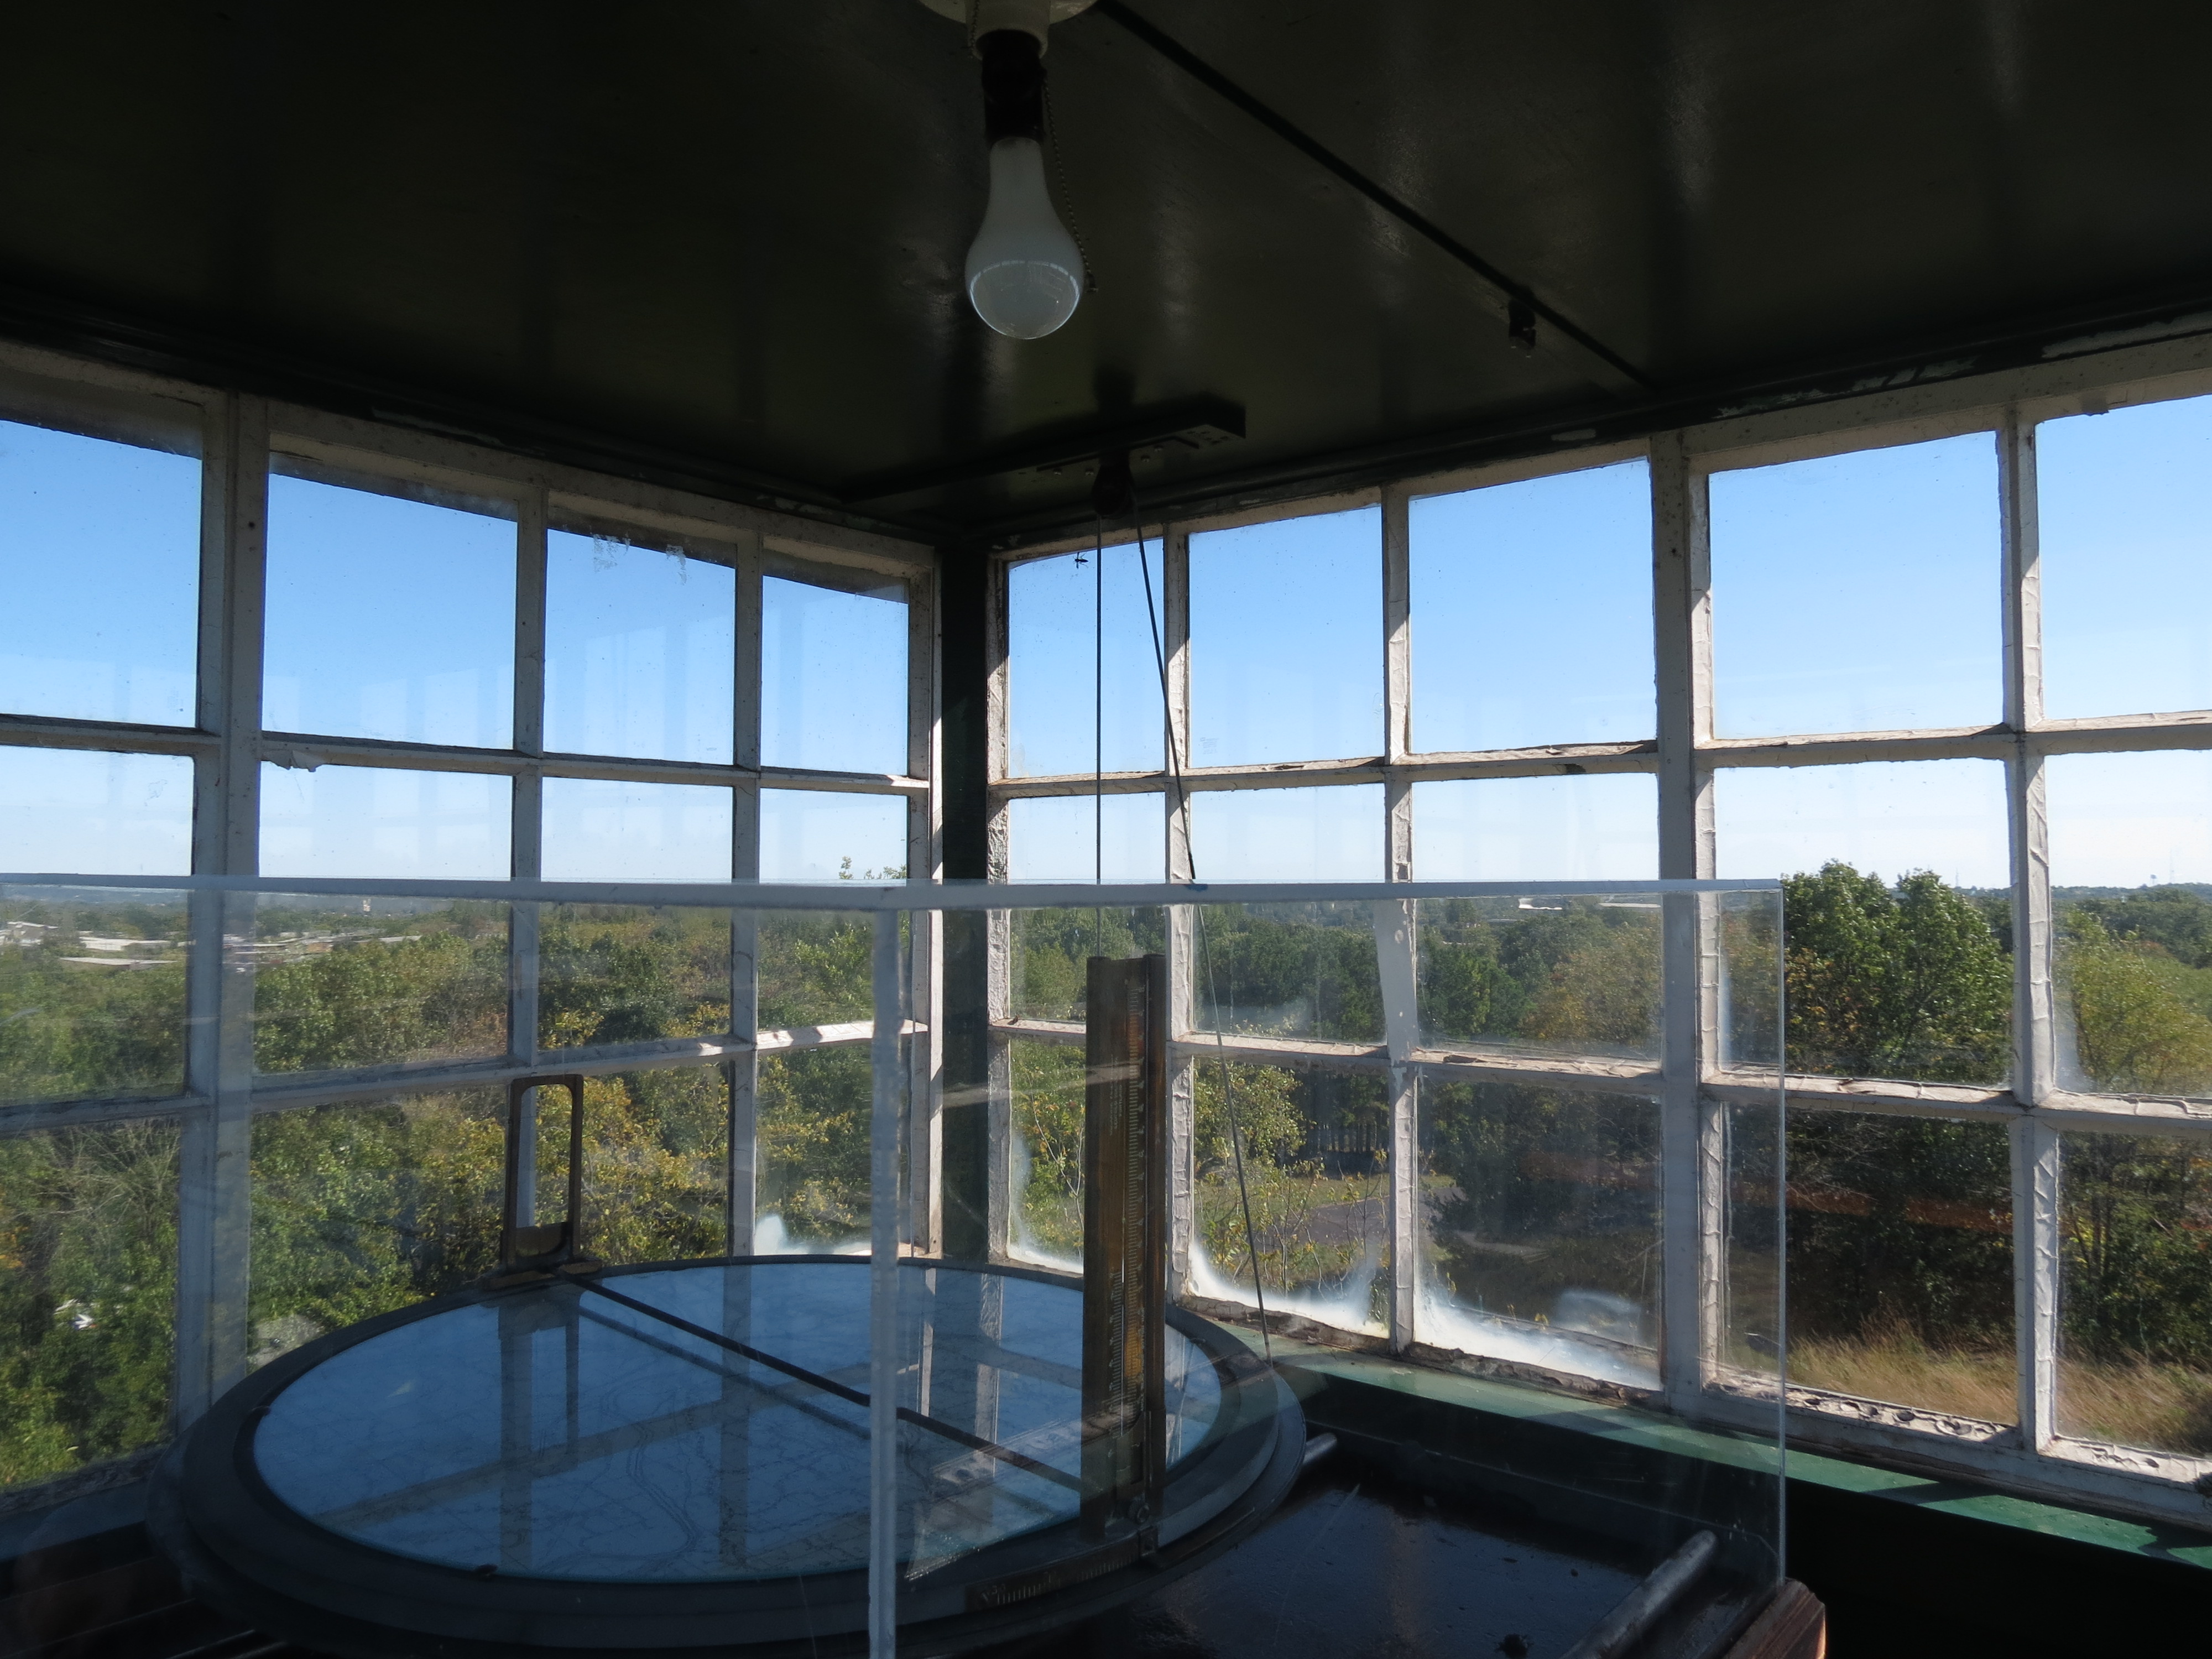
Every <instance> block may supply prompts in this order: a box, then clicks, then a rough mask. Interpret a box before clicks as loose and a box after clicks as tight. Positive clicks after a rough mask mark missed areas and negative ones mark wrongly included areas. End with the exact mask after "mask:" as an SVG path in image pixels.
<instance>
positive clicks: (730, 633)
mask: <svg viewBox="0 0 2212 1659" xmlns="http://www.w3.org/2000/svg"><path fill="white" fill-rule="evenodd" d="M737 605H738V573H737V572H736V571H734V570H732V569H731V568H729V567H728V566H727V565H722V564H711V563H708V562H706V561H705V560H702V559H690V558H686V557H685V556H684V552H683V550H681V549H680V548H671V549H670V550H668V551H666V552H665V553H664V552H660V551H658V550H654V549H652V548H646V547H634V546H632V545H631V544H629V543H628V542H624V541H617V540H616V539H614V538H611V537H607V536H580V535H577V534H575V533H574V532H571V531H567V530H556V531H553V532H551V533H550V534H549V535H548V536H547V537H546V538H545V746H546V747H547V748H548V749H550V750H554V751H555V752H556V753H562V754H571V755H629V756H635V757H640V758H644V759H652V760H674V761H703V762H710V763H714V764H716V765H721V766H726V765H728V764H729V763H730V761H731V759H732V756H733V752H734V751H733V750H732V747H731V735H730V734H731V731H732V720H733V719H734V714H733V708H734V704H733V702H732V697H733V688H734V685H735V678H734V676H735V674H736V668H737V656H736V652H737Z"/></svg>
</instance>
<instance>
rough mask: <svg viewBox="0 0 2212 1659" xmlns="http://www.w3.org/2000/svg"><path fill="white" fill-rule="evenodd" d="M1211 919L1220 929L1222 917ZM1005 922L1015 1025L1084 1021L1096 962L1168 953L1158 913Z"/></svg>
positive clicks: (1015, 915)
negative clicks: (1089, 966)
mask: <svg viewBox="0 0 2212 1659" xmlns="http://www.w3.org/2000/svg"><path fill="white" fill-rule="evenodd" d="M1209 914H1210V915H1214V916H1215V917H1216V918H1217V925H1218V920H1219V919H1220V918H1221V916H1222V915H1224V912H1223V910H1221V909H1218V908H1217V909H1215V910H1212V911H1209ZM1165 927H1166V915H1165V913H1164V912H1163V911H1159V910H1109V909H1097V910H1068V909H1056V910H1009V911H1007V912H1006V1003H1007V1012H1009V1013H1010V1014H1012V1016H1013V1018H1016V1019H1055V1020H1080V1019H1081V1018H1083V1017H1084V1004H1085V999H1086V997H1087V995H1088V993H1087V991H1086V988H1085V975H1086V974H1087V973H1088V971H1089V970H1088V969H1087V967H1086V965H1085V964H1086V963H1088V962H1089V961H1090V959H1091V957H1114V958H1116V959H1119V958H1121V957H1134V956H1145V955H1148V954H1151V953H1153V952H1164V951H1165V950H1166V949H1167V940H1166V932H1165ZM1369 951H1370V955H1371V954H1372V951H1373V941H1372V940H1371V939H1370V941H1369ZM1372 978H1373V969H1372V967H1371V966H1370V969H1369V979H1370V981H1371V980H1372Z"/></svg>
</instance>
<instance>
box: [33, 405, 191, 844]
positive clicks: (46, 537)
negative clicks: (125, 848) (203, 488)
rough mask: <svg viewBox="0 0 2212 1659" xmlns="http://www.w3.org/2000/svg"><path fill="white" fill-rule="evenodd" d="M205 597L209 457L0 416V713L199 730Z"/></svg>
mask: <svg viewBox="0 0 2212 1659" xmlns="http://www.w3.org/2000/svg"><path fill="white" fill-rule="evenodd" d="M199 589H200V464H199V461H198V460H197V459H196V458H195V457H192V456H189V455H171V454H167V453H164V452H163V451H161V450H158V449H141V448H139V447H137V446H135V445H132V444H118V443H110V442H108V441H106V440H105V439H102V438H82V437H79V436H77V435H76V434H75V433H70V432H51V431H48V430H47V429H46V428H44V427H36V426H24V425H21V424H19V423H18V422H14V421H0V591H4V592H6V593H7V594H8V598H9V610H10V611H11V612H12V613H13V616H14V617H15V625H14V626H11V627H10V628H9V629H8V630H7V633H6V637H5V638H4V639H0V710H4V711H6V712H7V713H9V714H47V715H58V716H60V717H62V718H64V719H68V720H129V721H132V722H134V723H137V724H142V725H147V726H192V725H196V724H197V720H196V719H195V715H194V708H193V703H194V696H193V688H194V686H195V684H197V666H196V665H197V660H198V653H199V609H200V592H199ZM125 594H127V595H128V596H129V599H128V602H127V603H118V601H117V596H118V595H125ZM19 867H20V866H19ZM72 867H81V866H72Z"/></svg>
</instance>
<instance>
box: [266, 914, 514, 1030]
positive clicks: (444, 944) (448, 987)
mask: <svg viewBox="0 0 2212 1659" xmlns="http://www.w3.org/2000/svg"><path fill="white" fill-rule="evenodd" d="M253 966H254V974H253V1063H254V1066H255V1067H256V1069H258V1070H259V1071H262V1072H315V1071H325V1070H331V1069H334V1068H337V1067H340V1066H374V1065H380V1064H389V1063H392V1062H395V1061H402V1060H465V1059H482V1058H489V1057H491V1056H494V1055H498V1054H505V1053H506V1052H507V906H506V905H504V904H499V903H495V902H489V901H486V900H481V899H453V900H446V899H413V898H388V897H387V898H326V897H320V896H317V897H307V896H302V895H298V894H270V893H264V894H261V895H259V896H258V897H257V898H256V899H255V901H254V911H253Z"/></svg>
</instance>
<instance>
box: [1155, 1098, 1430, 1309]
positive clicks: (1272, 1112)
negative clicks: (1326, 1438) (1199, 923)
mask: <svg viewBox="0 0 2212 1659" xmlns="http://www.w3.org/2000/svg"><path fill="white" fill-rule="evenodd" d="M1192 1071H1193V1084H1194V1105H1193V1109H1192V1113H1193V1115H1192V1122H1191V1150H1192V1157H1193V1158H1194V1162H1195V1164H1196V1169H1197V1174H1198V1237H1195V1238H1194V1239H1193V1240H1192V1241H1191V1247H1190V1259H1191V1285H1192V1288H1193V1289H1194V1290H1195V1291H1197V1293H1198V1294H1199V1295H1200V1296H1201V1297H1211V1298H1212V1299H1214V1300H1216V1301H1222V1302H1231V1303H1240V1304H1243V1305H1245V1306H1247V1307H1249V1306H1251V1305H1253V1304H1254V1301H1255V1297H1254V1295H1253V1288H1252V1287H1253V1276H1252V1275H1253V1264H1254V1258H1255V1251H1256V1253H1257V1260H1258V1266H1259V1275H1260V1277H1259V1285H1260V1289H1261V1293H1263V1294H1264V1295H1265V1297H1266V1298H1267V1307H1268V1310H1269V1311H1270V1312H1275V1311H1281V1312H1285V1313H1298V1314H1303V1315H1304V1316H1306V1317H1307V1318H1309V1319H1317V1320H1319V1321H1321V1322H1322V1323H1324V1324H1328V1325H1334V1326H1335V1327H1337V1328H1339V1329H1341V1330H1348V1331H1360V1332H1364V1333H1367V1334H1373V1335H1379V1334H1383V1333H1385V1332H1387V1331H1388V1329H1389V1303H1388V1298H1389V1282H1388V1279H1386V1277H1385V1273H1384V1269H1385V1267H1386V1264H1387V1262H1388V1261H1389V1226H1388V1223H1387V1221H1386V1219H1385V1206H1386V1204H1387V1202H1388V1200H1387V1196H1386V1194H1387V1192H1388V1188H1389V1150H1390V1131H1389V1117H1390V1112H1389V1085H1388V1084H1387V1083H1386V1081H1385V1080H1384V1079H1383V1078H1381V1077H1379V1076H1374V1075H1364V1076H1352V1075H1347V1074H1346V1073H1341V1072H1324V1071H1322V1070H1320V1069H1318V1068H1317V1067H1307V1066H1298V1067H1291V1066H1248V1065H1243V1064H1240V1063H1237V1062H1235V1061H1228V1060H1215V1059H1212V1058H1209V1057H1206V1056H1201V1057H1200V1059H1199V1060H1198V1061H1197V1063H1196V1064H1195V1065H1194V1066H1193V1068H1192ZM1232 1135H1233V1137H1234V1142H1233V1143H1232ZM1239 1148H1241V1150H1242V1152H1243V1180H1242V1182H1239V1180H1238V1178H1237V1151H1238V1149H1239ZM1247 1200H1249V1203H1250V1206H1251V1224H1252V1225H1251V1228H1250V1231H1249V1232H1248V1231H1246V1228H1245V1225H1244V1224H1245V1205H1246V1202H1247Z"/></svg>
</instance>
